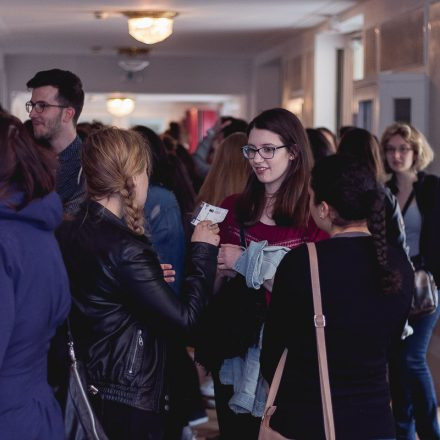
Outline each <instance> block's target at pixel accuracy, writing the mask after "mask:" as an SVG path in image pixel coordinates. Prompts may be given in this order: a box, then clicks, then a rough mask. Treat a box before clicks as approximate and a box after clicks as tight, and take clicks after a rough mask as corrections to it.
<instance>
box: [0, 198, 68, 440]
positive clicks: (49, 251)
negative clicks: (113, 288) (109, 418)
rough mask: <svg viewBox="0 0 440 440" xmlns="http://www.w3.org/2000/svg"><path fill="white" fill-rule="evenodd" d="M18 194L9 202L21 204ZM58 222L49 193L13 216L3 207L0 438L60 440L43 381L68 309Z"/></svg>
mask: <svg viewBox="0 0 440 440" xmlns="http://www.w3.org/2000/svg"><path fill="white" fill-rule="evenodd" d="M22 197H23V196H22V194H19V193H17V194H15V195H14V196H13V197H12V198H10V201H11V202H13V203H14V204H18V203H19V202H20V201H21V200H22ZM61 217H62V206H61V201H60V199H59V197H58V195H57V194H55V193H51V194H49V195H47V196H46V197H44V198H43V199H38V200H34V201H33V202H31V203H30V204H28V205H27V206H26V207H24V208H23V209H21V210H19V211H15V210H14V209H12V208H11V207H10V206H8V204H7V203H5V202H0V438H1V439H2V440H22V439H26V440H37V439H38V440H40V439H41V440H55V439H56V440H59V439H62V438H64V426H63V421H62V416H61V410H60V408H59V406H58V403H57V401H56V400H55V397H54V395H53V392H52V389H51V388H50V387H49V385H48V383H47V353H48V349H49V342H50V340H51V338H52V337H53V335H54V333H55V330H56V328H57V327H58V326H59V325H60V324H61V323H62V322H63V321H64V319H65V318H66V316H67V314H68V312H69V308H70V293H69V287H68V279H67V274H66V270H65V268H64V264H63V260H62V258H61V253H60V250H59V248H58V244H57V242H56V240H55V237H54V234H53V231H54V229H55V228H56V227H57V226H58V224H59V223H60V221H61Z"/></svg>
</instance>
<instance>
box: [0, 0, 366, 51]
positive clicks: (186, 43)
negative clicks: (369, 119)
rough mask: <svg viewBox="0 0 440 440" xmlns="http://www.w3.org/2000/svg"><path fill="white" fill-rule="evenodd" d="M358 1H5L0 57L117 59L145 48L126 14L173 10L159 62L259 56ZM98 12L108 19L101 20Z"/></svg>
mask: <svg viewBox="0 0 440 440" xmlns="http://www.w3.org/2000/svg"><path fill="white" fill-rule="evenodd" d="M358 2H359V0H341V1H339V0H221V1H219V0H159V1H155V0H152V1H149V2H146V1H136V0H119V1H116V0H110V1H97V0H90V1H89V0H41V1H39V0H0V53H4V54H17V53H19V54H30V53H32V54H38V53H44V54H64V55H65V54H90V53H92V48H93V47H98V48H100V52H101V53H113V52H114V50H115V48H117V47H120V46H138V47H145V45H142V44H141V43H138V42H136V41H135V40H134V39H133V38H131V37H130V36H129V35H128V32H127V20H126V18H125V17H124V16H122V15H121V14H119V12H120V11H126V10H174V11H176V12H178V13H179V16H178V17H177V18H176V20H175V25H174V34H173V35H172V36H171V37H170V38H168V39H167V40H165V41H163V42H161V43H158V44H156V45H153V46H152V54H153V55H164V56H171V55H208V54H209V55H210V56H212V55H217V56H223V55H229V56H231V55H232V56H234V55H237V56H240V57H246V56H249V57H251V56H254V55H255V54H256V53H258V52H259V51H262V50H266V49H269V48H271V47H272V46H274V45H276V44H278V43H281V42H283V41H284V40H285V39H286V38H287V37H288V36H290V35H292V34H293V33H294V32H295V30H298V29H303V28H307V27H310V26H314V25H316V24H318V23H320V22H322V21H323V20H325V19H326V18H328V17H329V16H332V15H335V14H338V13H340V12H342V11H344V10H346V9H348V8H350V7H351V6H353V5H354V4H355V3H358ZM94 11H104V12H110V15H109V16H108V18H106V19H103V20H97V19H96V18H95V17H94Z"/></svg>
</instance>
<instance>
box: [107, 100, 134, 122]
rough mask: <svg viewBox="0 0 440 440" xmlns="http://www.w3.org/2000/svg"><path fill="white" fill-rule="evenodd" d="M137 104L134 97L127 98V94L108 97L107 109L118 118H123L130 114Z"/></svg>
mask: <svg viewBox="0 0 440 440" xmlns="http://www.w3.org/2000/svg"><path fill="white" fill-rule="evenodd" d="M134 106H135V101H134V99H133V98H127V97H125V96H121V97H116V98H115V97H113V98H107V111H108V112H109V113H110V114H111V115H112V116H116V117H117V118H122V117H124V116H127V115H129V114H130V113H131V112H132V111H133V110H134Z"/></svg>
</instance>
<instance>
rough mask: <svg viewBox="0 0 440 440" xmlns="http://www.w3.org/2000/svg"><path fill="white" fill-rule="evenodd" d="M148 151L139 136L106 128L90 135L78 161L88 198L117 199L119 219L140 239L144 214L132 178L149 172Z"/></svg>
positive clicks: (131, 132)
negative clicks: (119, 206) (119, 211)
mask: <svg viewBox="0 0 440 440" xmlns="http://www.w3.org/2000/svg"><path fill="white" fill-rule="evenodd" d="M148 148H149V147H148V145H147V144H146V142H145V140H144V139H143V138H142V136H141V135H140V134H138V133H136V132H134V131H128V130H121V129H118V128H115V127H106V128H103V129H101V130H98V131H96V132H93V133H92V134H90V135H89V137H88V138H87V140H86V142H85V144H84V145H83V149H82V157H81V160H82V165H83V171H84V175H85V177H86V188H87V194H88V196H89V198H91V199H94V200H98V201H99V200H103V199H104V200H105V199H106V198H109V197H112V196H114V195H119V197H120V200H121V215H122V218H123V219H124V220H125V222H126V224H127V226H128V227H129V228H130V229H131V230H132V231H133V232H134V233H135V234H139V235H142V234H143V233H144V214H143V206H138V203H137V201H136V185H135V180H134V177H135V176H137V175H139V174H142V173H145V172H146V173H147V175H148V174H149V172H150V163H151V161H150V155H149V149H148Z"/></svg>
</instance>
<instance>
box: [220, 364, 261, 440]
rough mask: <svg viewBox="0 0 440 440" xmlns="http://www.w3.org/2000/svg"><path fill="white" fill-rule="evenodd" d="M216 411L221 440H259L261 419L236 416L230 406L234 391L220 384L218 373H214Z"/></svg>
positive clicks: (248, 415)
mask: <svg viewBox="0 0 440 440" xmlns="http://www.w3.org/2000/svg"><path fill="white" fill-rule="evenodd" d="M212 378H213V380H214V392H215V409H216V411H217V420H218V426H219V430H220V438H221V440H237V439H240V440H257V439H258V433H259V431H260V423H261V419H260V418H258V417H253V416H252V415H250V414H235V413H234V412H233V411H232V410H231V409H230V408H229V405H228V402H229V400H230V399H231V397H232V395H233V393H234V390H233V388H232V386H231V385H223V384H221V383H220V380H219V377H218V373H213V374H212Z"/></svg>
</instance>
